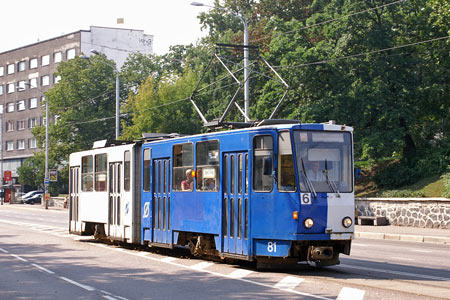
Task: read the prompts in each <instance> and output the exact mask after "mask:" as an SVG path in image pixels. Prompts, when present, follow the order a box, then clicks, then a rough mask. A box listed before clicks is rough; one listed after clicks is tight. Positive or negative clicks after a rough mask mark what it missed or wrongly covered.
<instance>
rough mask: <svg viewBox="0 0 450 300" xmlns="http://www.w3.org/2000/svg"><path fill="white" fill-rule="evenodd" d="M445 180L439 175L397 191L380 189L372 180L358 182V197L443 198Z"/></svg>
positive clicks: (356, 188)
mask: <svg viewBox="0 0 450 300" xmlns="http://www.w3.org/2000/svg"><path fill="white" fill-rule="evenodd" d="M444 182H445V181H444V179H443V178H441V176H439V175H435V176H431V177H427V178H424V179H421V180H419V181H418V182H416V183H414V184H411V185H406V186H402V187H400V188H398V189H396V190H387V189H380V188H378V187H377V186H376V185H375V184H374V183H373V182H371V181H370V180H365V181H362V182H361V183H358V182H356V186H355V192H356V193H355V194H356V197H426V198H432V197H442V195H443V194H444V189H445V187H444Z"/></svg>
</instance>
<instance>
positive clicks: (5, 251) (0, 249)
mask: <svg viewBox="0 0 450 300" xmlns="http://www.w3.org/2000/svg"><path fill="white" fill-rule="evenodd" d="M0 251H2V252H3V253H9V252H8V251H7V250H5V249H3V248H0Z"/></svg>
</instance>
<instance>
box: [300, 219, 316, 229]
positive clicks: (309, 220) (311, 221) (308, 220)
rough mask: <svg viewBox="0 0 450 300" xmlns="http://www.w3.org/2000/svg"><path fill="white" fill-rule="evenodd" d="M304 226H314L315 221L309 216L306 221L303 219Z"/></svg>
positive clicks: (308, 227)
mask: <svg viewBox="0 0 450 300" xmlns="http://www.w3.org/2000/svg"><path fill="white" fill-rule="evenodd" d="M303 226H305V228H307V229H310V228H311V227H313V226H314V221H313V219H311V218H307V219H305V221H303Z"/></svg>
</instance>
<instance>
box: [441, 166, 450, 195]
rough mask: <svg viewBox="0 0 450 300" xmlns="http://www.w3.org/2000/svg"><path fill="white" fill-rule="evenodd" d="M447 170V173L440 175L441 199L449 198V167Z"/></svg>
mask: <svg viewBox="0 0 450 300" xmlns="http://www.w3.org/2000/svg"><path fill="white" fill-rule="evenodd" d="M447 170H448V173H447V174H444V175H442V178H443V179H444V193H443V194H442V197H445V198H450V166H449V167H448V169H447Z"/></svg>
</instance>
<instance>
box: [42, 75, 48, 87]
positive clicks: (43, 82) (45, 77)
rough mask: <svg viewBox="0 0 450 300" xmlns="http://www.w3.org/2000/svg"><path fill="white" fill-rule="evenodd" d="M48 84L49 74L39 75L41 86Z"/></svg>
mask: <svg viewBox="0 0 450 300" xmlns="http://www.w3.org/2000/svg"><path fill="white" fill-rule="evenodd" d="M48 85H50V76H49V75H44V76H42V77H41V86H48Z"/></svg>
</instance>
